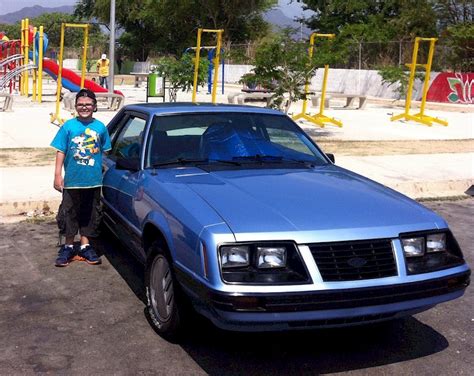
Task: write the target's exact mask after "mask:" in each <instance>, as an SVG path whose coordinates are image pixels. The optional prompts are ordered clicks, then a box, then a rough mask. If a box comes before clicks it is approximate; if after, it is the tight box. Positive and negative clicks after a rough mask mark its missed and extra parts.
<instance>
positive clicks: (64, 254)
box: [54, 245, 76, 266]
mask: <svg viewBox="0 0 474 376" xmlns="http://www.w3.org/2000/svg"><path fill="white" fill-rule="evenodd" d="M75 255H76V251H75V250H74V247H68V246H66V245H63V246H62V247H61V248H60V249H59V252H58V258H57V259H56V262H55V264H54V265H56V266H68V265H69V264H70V262H71V261H72V260H73V259H74V256H75Z"/></svg>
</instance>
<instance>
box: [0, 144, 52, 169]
mask: <svg viewBox="0 0 474 376" xmlns="http://www.w3.org/2000/svg"><path fill="white" fill-rule="evenodd" d="M55 155H56V150H54V149H52V148H12V149H0V167H26V166H47V165H50V164H54V159H55Z"/></svg>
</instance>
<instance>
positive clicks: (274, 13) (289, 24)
mask: <svg viewBox="0 0 474 376" xmlns="http://www.w3.org/2000/svg"><path fill="white" fill-rule="evenodd" d="M263 18H264V20H265V21H267V22H268V23H270V24H271V25H272V27H273V29H274V30H275V31H278V30H281V29H284V28H291V29H294V30H295V32H294V34H293V35H294V38H296V39H307V38H308V37H309V35H311V30H310V29H308V28H307V27H306V26H305V25H302V24H301V23H300V22H298V21H295V20H294V19H293V18H290V17H288V16H286V15H285V13H283V12H282V10H281V9H279V8H273V9H270V10H269V11H267V12H266V13H265V14H264V15H263Z"/></svg>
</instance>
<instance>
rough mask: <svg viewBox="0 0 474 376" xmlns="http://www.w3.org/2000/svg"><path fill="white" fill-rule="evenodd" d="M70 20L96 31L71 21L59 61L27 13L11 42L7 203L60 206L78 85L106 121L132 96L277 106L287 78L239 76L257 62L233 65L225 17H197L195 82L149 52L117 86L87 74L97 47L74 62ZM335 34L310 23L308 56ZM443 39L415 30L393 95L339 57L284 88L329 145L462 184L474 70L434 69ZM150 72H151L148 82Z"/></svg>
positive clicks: (355, 158)
mask: <svg viewBox="0 0 474 376" xmlns="http://www.w3.org/2000/svg"><path fill="white" fill-rule="evenodd" d="M68 28H78V29H81V30H83V33H84V34H83V36H84V40H83V43H84V46H87V43H88V26H87V24H62V27H61V46H60V52H59V60H58V61H55V60H53V59H48V58H45V57H44V56H43V54H44V52H45V51H46V50H47V46H48V38H47V35H46V34H45V33H44V32H43V28H42V27H41V26H40V27H39V28H36V27H33V26H32V25H29V24H28V20H24V21H23V22H22V38H21V40H14V41H6V42H3V43H2V55H1V56H2V60H1V63H0V64H1V69H2V70H3V74H2V75H1V76H0V83H1V84H2V87H3V88H4V89H5V90H4V92H3V94H2V95H3V97H4V107H3V109H4V111H3V112H0V155H1V158H2V162H1V164H0V169H1V174H2V186H1V189H2V191H1V203H0V208H1V212H2V215H6V214H8V215H10V214H18V213H26V212H29V211H31V210H32V209H36V210H38V209H41V208H42V207H45V206H46V207H48V208H51V209H53V210H54V209H55V208H56V207H57V205H58V203H59V199H60V195H59V194H58V193H57V192H55V191H54V190H53V189H52V188H51V171H52V164H53V161H54V153H53V152H52V151H50V150H49V149H48V146H49V143H50V142H51V139H52V138H53V137H54V135H55V134H56V132H57V129H58V127H59V126H61V125H62V123H63V122H64V121H65V120H67V119H69V118H71V117H73V116H74V96H75V94H74V93H75V92H77V91H78V90H79V89H80V88H82V87H85V88H88V89H91V90H92V91H94V92H95V93H96V95H97V97H98V112H97V113H96V114H95V117H96V118H97V119H99V120H101V121H102V122H104V123H105V124H107V123H108V122H109V121H110V120H111V119H112V118H113V116H114V115H115V113H116V112H117V110H119V109H120V108H121V107H122V106H123V105H124V104H132V103H141V102H156V103H160V102H163V101H178V102H195V103H200V102H212V103H216V104H226V103H235V102H237V103H239V104H247V105H248V104H250V105H256V106H268V105H273V102H274V100H275V97H276V96H277V95H278V93H277V92H278V88H277V90H276V91H273V90H269V89H267V88H265V87H260V86H252V87H250V86H247V84H245V83H241V82H240V83H239V81H241V80H240V77H242V76H243V75H244V74H245V73H248V72H249V69H251V67H248V66H247V67H244V66H230V65H224V59H222V58H221V53H222V54H223V53H224V51H223V49H222V47H221V38H222V34H223V32H224V30H221V29H218V30H213V29H198V32H197V40H196V46H195V47H191V48H188V49H187V50H186V51H187V54H188V55H189V56H194V57H193V59H189V60H188V61H189V62H188V63H187V64H193V65H194V67H192V66H189V67H187V68H186V69H188V68H189V69H188V70H189V73H188V74H189V76H190V77H189V78H188V81H187V83H186V85H189V86H186V85H185V86H184V87H185V88H187V89H188V90H184V91H183V90H180V87H179V86H176V85H175V84H173V79H172V77H171V76H172V73H173V72H172V71H170V70H168V71H166V70H164V71H163V72H162V73H163V74H168V75H169V76H170V77H165V78H162V77H161V78H160V77H158V76H157V73H153V72H155V71H154V69H153V67H152V66H151V65H150V64H149V63H146V62H138V63H136V64H135V67H134V72H132V73H131V74H130V75H116V76H114V77H113V81H112V82H111V83H112V87H113V88H114V91H113V92H111V90H108V89H106V88H104V87H102V86H100V85H98V84H97V80H95V79H94V78H93V77H92V76H91V75H90V74H86V69H85V61H87V57H86V56H85V51H86V48H84V55H83V56H82V62H84V63H82V66H81V70H74V69H67V68H64V67H63V63H64V62H63V53H62V51H63V47H64V35H65V32H66V30H67V29H68ZM204 34H211V35H214V37H215V40H216V45H214V46H203V45H202V44H201V38H202V36H203V35H204ZM333 38H334V34H318V33H313V34H311V37H310V41H309V47H310V48H309V50H308V56H309V59H311V58H312V56H313V54H314V53H315V51H314V45H315V40H316V39H328V40H329V41H331V40H332V39H333ZM435 42H436V39H435V38H416V40H415V44H414V49H413V56H412V61H411V64H408V66H409V67H410V77H409V82H408V89H407V92H406V96H405V98H404V99H394V97H393V95H392V93H391V91H393V88H390V87H387V86H386V85H385V86H384V84H383V83H382V82H381V80H380V77H379V76H378V75H377V74H374V71H360V70H359V71H353V70H341V69H330V68H329V66H328V65H327V64H326V65H324V66H323V67H321V69H318V70H317V72H316V74H315V75H314V77H312V79H311V80H307V81H306V82H305V85H303V92H304V94H305V96H302V97H299V98H298V97H295V98H293V99H292V98H291V96H290V98H289V99H290V100H288V98H287V99H285V97H283V99H284V100H283V107H284V110H285V111H286V112H287V113H288V116H290V117H292V118H293V119H294V120H295V121H296V122H297V124H298V125H299V126H300V127H302V128H303V129H304V130H305V131H306V132H307V133H308V134H309V135H310V136H311V137H312V138H313V139H314V140H315V141H316V142H317V143H318V145H319V146H320V147H321V148H322V150H323V151H324V152H326V153H334V154H335V155H336V163H337V164H339V165H341V166H342V167H346V168H349V169H351V170H354V171H355V172H358V173H360V174H362V175H365V176H368V177H370V178H372V179H374V180H376V181H378V182H381V183H382V184H385V185H388V186H390V187H392V188H394V189H396V190H399V191H401V192H402V193H405V194H407V195H409V196H411V197H414V198H423V197H444V196H459V195H463V194H464V192H465V191H466V190H467V189H469V187H471V186H472V185H473V184H474V165H473V160H474V107H473V106H472V104H466V101H468V102H469V101H471V96H472V94H471V91H469V90H472V88H471V87H470V86H469V85H467V83H469V80H470V77H471V76H470V75H472V74H467V75H466V77H464V76H461V78H460V79H459V77H458V79H459V82H457V83H454V84H453V82H455V81H453V80H454V79H453V78H452V77H451V76H449V75H448V76H446V75H444V74H442V75H440V74H438V73H435V74H433V75H432V77H431V79H430V73H431V63H432V59H433V52H434V46H435ZM420 44H428V45H429V53H428V56H427V62H426V64H420V60H417V59H418V48H419V45H420ZM185 55H186V54H185ZM200 55H203V59H204V60H205V59H208V60H209V63H210V64H209V65H208V66H209V68H208V69H206V70H203V69H202V67H201V66H200V64H198V62H200V61H201V59H200ZM206 55H207V56H206ZM192 61H193V63H190V62H192ZM417 69H418V70H420V69H422V70H424V71H425V73H426V74H425V76H424V77H425V78H424V80H423V81H422V82H419V81H418V82H415V74H416V71H417ZM219 70H220V71H219ZM43 73H45V74H43ZM191 76H192V77H191ZM216 77H217V79H214V78H216ZM143 78H145V82H140V81H142V80H143ZM440 78H441V79H443V80H445V82H449V85H451V86H452V87H451V88H454V89H453V90H457V95H458V96H457V97H456V98H454V97H453V93H451V94H450V96H449V98H450V100H449V101H447V100H444V101H428V100H427V99H430V98H431V99H432V98H433V95H434V94H433V93H434V92H436V93H438V92H439V91H440V90H439V88H440V87H442V84H439V82H438V81H440ZM109 79H110V78H109ZM450 79H451V81H449V80H450ZM466 79H467V81H466ZM463 80H464V81H463ZM437 82H438V83H437ZM206 85H207V90H206ZM440 85H441V86H440ZM456 85H457V86H456ZM466 88H467V91H466ZM445 93H449V90H448V91H447V92H445ZM302 98H303V99H302ZM453 98H454V99H456V100H454V102H455V103H452V102H453V101H452V100H451V99H453ZM291 99H292V100H291ZM357 100H358V105H357V102H356V101H357ZM354 102H356V103H354ZM354 104H356V106H354ZM283 107H281V108H282V110H283Z"/></svg>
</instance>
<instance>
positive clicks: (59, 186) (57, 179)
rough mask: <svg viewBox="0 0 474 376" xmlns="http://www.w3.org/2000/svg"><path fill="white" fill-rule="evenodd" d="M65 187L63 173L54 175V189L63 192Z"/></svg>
mask: <svg viewBox="0 0 474 376" xmlns="http://www.w3.org/2000/svg"><path fill="white" fill-rule="evenodd" d="M63 187H64V179H63V177H62V176H61V175H55V176H54V189H56V190H57V191H58V192H62V191H63Z"/></svg>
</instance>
